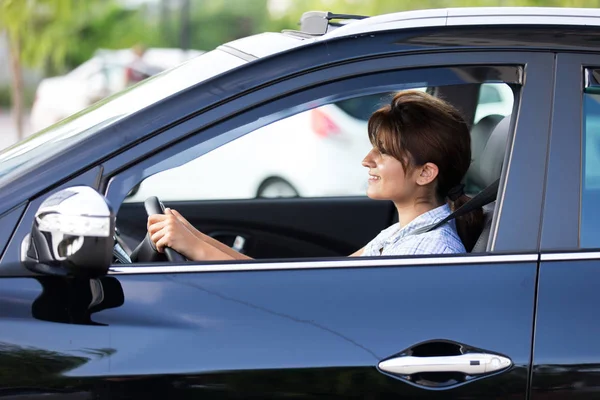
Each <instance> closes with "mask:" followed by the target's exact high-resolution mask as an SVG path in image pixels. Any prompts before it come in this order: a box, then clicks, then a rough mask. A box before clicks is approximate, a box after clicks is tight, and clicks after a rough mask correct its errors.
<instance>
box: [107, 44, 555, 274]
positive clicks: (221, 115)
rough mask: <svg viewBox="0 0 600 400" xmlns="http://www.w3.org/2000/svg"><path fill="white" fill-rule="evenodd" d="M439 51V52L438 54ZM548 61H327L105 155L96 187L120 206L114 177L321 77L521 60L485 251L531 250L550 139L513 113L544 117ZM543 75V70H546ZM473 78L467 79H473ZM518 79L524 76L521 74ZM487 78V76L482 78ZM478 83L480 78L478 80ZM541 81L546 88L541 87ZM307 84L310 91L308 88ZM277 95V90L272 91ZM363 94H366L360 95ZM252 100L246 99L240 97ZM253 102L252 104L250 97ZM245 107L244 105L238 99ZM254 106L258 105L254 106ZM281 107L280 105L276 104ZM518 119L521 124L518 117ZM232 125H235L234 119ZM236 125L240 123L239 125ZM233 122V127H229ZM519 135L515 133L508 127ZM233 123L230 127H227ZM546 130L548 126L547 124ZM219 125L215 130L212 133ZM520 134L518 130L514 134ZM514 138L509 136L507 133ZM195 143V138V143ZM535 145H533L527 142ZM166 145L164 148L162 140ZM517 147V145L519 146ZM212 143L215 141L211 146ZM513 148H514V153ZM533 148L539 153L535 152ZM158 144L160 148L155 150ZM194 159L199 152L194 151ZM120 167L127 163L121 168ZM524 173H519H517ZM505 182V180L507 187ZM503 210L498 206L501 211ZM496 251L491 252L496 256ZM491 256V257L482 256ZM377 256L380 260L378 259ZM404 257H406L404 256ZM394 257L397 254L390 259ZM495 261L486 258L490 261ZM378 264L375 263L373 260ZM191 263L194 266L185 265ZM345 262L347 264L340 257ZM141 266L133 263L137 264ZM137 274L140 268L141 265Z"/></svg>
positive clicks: (477, 56)
mask: <svg viewBox="0 0 600 400" xmlns="http://www.w3.org/2000/svg"><path fill="white" fill-rule="evenodd" d="M440 54H443V57H440ZM549 62H553V56H552V54H551V53H527V52H471V53H460V52H457V53H433V54H420V55H399V56H393V57H388V58H386V59H385V62H382V60H359V61H356V62H355V63H352V64H346V65H345V66H344V68H343V70H342V69H340V68H339V66H333V67H331V68H329V69H321V70H318V71H315V72H311V73H308V74H305V75H302V77H301V78H297V79H288V80H285V81H278V82H277V81H276V82H273V83H267V84H266V85H265V87H263V88H262V89H260V90H259V91H257V92H254V93H252V94H250V95H248V96H242V97H240V98H237V99H233V100H232V101H230V102H228V103H225V104H223V105H221V106H220V107H217V108H214V109H211V110H208V111H207V112H205V113H203V114H200V115H198V116H196V117H194V118H192V119H190V120H187V121H185V122H183V123H181V124H179V125H177V126H174V127H171V128H170V129H168V130H166V131H165V132H163V133H162V134H160V135H158V136H154V137H153V138H151V139H149V140H148V141H146V142H142V143H140V144H138V145H137V146H136V147H134V148H132V149H129V150H127V151H125V152H123V153H121V154H119V155H117V156H116V157H114V158H112V159H110V160H108V161H107V162H106V163H105V164H104V174H103V185H102V188H103V190H104V191H105V193H106V196H107V198H108V199H109V201H110V202H111V203H112V204H114V205H116V206H115V208H116V209H117V210H118V207H119V206H120V204H121V202H122V200H123V198H124V196H125V194H126V193H116V192H115V191H114V190H113V188H114V187H115V185H118V184H119V182H118V181H124V180H127V179H129V180H130V181H131V178H132V177H133V176H135V174H134V173H131V172H132V171H133V169H134V168H135V167H140V166H141V165H142V164H145V165H149V164H148V163H154V164H155V163H156V162H159V161H160V160H162V159H165V158H166V157H168V156H171V155H173V154H177V153H178V152H179V151H180V150H183V149H185V148H188V147H189V146H190V145H191V144H198V143H197V141H198V139H201V140H202V141H206V140H209V139H213V138H217V137H219V136H220V135H222V134H223V133H224V132H227V131H228V124H231V122H232V121H237V120H236V119H235V118H238V117H239V116H240V115H241V114H243V113H247V115H246V117H247V118H249V119H250V120H251V119H252V118H256V117H257V114H256V113H257V110H259V111H258V112H260V110H261V107H269V106H272V104H274V103H273V102H285V99H289V96H288V97H283V96H282V95H281V94H282V93H286V94H289V93H294V94H292V95H290V96H295V95H298V94H300V95H302V94H306V93H311V91H313V90H318V87H319V85H322V84H323V81H325V82H335V81H336V80H338V81H339V80H340V79H347V80H361V79H366V78H365V77H369V76H371V75H372V74H374V73H378V72H390V71H392V72H393V73H395V74H399V75H402V73H403V72H405V71H408V70H414V69H419V70H420V69H421V68H435V67H447V68H459V67H464V66H478V67H480V70H482V69H484V68H481V67H486V68H488V67H491V66H506V65H523V66H526V70H527V71H528V72H530V71H532V70H535V71H537V72H536V73H532V72H530V75H531V76H529V77H528V79H527V84H526V86H525V87H524V88H525V89H524V91H523V93H521V101H519V99H515V112H514V113H513V121H512V127H511V131H512V134H511V135H509V136H511V139H510V144H509V145H508V147H507V149H508V150H509V151H507V153H506V160H505V165H506V168H504V171H503V177H502V179H501V188H500V190H499V197H498V202H497V205H496V212H495V221H494V223H493V226H492V232H491V234H490V245H489V249H490V251H495V252H499V253H502V252H504V253H511V252H512V253H531V252H534V253H537V251H538V249H539V248H538V247H537V245H538V238H539V229H540V216H539V215H537V216H536V215H535V214H534V213H531V210H532V209H535V208H536V205H537V209H538V210H539V209H540V208H541V202H542V185H541V184H540V185H532V184H531V183H530V182H528V181H527V178H531V177H532V176H536V177H537V178H538V181H539V182H540V183H542V182H543V177H544V176H545V160H546V151H545V150H546V144H547V141H548V132H549V129H545V130H544V129H543V128H542V129H536V130H534V133H533V134H531V133H528V136H527V137H526V136H525V132H527V131H528V130H531V128H532V127H533V126H534V124H535V126H536V127H539V124H538V123H536V118H532V117H530V115H533V113H524V112H522V111H521V112H519V113H518V115H517V113H516V111H517V107H518V108H519V110H522V109H525V110H526V111H527V110H531V109H536V110H537V111H538V116H539V115H540V114H541V115H542V116H544V115H545V116H547V117H548V118H546V120H549V116H550V108H549V105H550V103H549V102H548V103H544V102H540V101H539V98H537V96H534V94H536V91H537V92H538V95H539V92H540V91H541V92H542V94H543V93H547V94H549V93H551V87H548V85H547V82H548V81H550V82H553V78H554V76H553V73H552V72H553V71H552V69H550V70H548V69H547V68H546V66H547V64H548V63H549ZM544 72H545V73H544ZM472 78H473V77H471V79H472ZM521 78H522V77H521ZM483 81H485V82H489V80H483ZM483 81H482V82H483ZM496 82H506V81H505V80H499V79H498V80H496ZM544 86H545V89H546V90H545V91H544ZM307 87H308V89H307ZM275 94H276V95H275ZM361 94H365V93H364V92H363V93H361ZM246 97H250V99H248V98H246ZM249 100H251V101H249ZM244 103H245V104H246V105H245V107H244V106H242V104H244ZM257 104H260V105H259V106H257ZM281 108H285V107H281ZM517 119H519V123H518V124H517V123H516V121H517ZM236 123H237V122H236ZM239 125H240V124H239V123H238V125H237V126H239ZM234 127H235V126H234ZM515 127H516V128H517V131H518V132H515V129H514V128H515ZM232 128H233V127H232ZM548 128H549V126H548ZM219 130H221V132H220V133H219V132H218V131H219ZM519 132H523V133H521V134H519ZM513 135H514V136H513ZM195 141H196V143H195ZM534 142H535V143H537V145H536V146H534V145H533V143H534ZM540 142H541V143H542V147H543V149H544V150H543V151H539V148H540V147H539V144H540ZM169 143H171V145H170V146H168V144H169ZM517 144H518V146H517ZM213 148H214V146H213ZM515 148H516V149H517V151H516V152H515ZM536 148H537V151H536ZM157 149H159V150H157ZM196 156H197V155H196ZM132 159H133V160H136V162H135V163H131V162H125V160H132ZM532 160H537V161H538V163H537V164H538V165H539V167H538V168H529V173H526V174H513V175H514V177H511V180H510V181H508V180H507V178H508V175H509V171H510V170H511V169H512V168H517V166H518V165H521V166H526V165H527V166H528V167H529V165H530V163H531V162H532ZM124 166H126V168H123V167H124ZM522 175H524V176H522ZM506 183H508V185H505V184H506ZM517 193H521V195H522V193H527V195H528V196H529V200H530V201H529V202H528V205H529V207H524V209H523V208H517V207H515V204H520V203H521V202H522V201H521V200H520V199H521V198H522V197H521V196H517ZM503 207H504V208H503ZM509 220H519V221H521V228H523V229H521V231H522V232H524V234H523V235H515V234H514V232H513V231H514V226H513V224H512V223H509ZM495 254H497V253H495ZM428 257H429V258H430V259H432V260H433V259H440V257H439V256H434V257H431V256H428ZM474 257H482V256H481V255H478V256H471V255H465V256H462V257H451V258H452V259H453V260H455V261H451V263H463V260H462V259H465V258H473V259H474ZM484 257H490V256H484ZM378 259H382V258H381V257H379V258H378ZM408 259H410V258H408ZM396 260H397V258H396ZM492 260H493V259H492V258H490V261H492ZM297 261H298V260H293V259H290V260H287V259H286V260H283V261H281V262H285V263H293V262H297ZM375 262H376V261H375ZM190 264H192V265H193V263H190ZM344 264H345V262H344ZM139 265H143V264H136V268H138V267H137V266H139ZM140 271H141V270H140Z"/></svg>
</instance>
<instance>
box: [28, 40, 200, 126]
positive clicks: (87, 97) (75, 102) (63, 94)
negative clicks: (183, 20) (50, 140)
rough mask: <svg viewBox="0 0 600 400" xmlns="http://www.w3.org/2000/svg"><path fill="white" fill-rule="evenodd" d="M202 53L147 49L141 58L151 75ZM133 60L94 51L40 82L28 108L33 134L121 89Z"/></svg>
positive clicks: (125, 53)
mask: <svg viewBox="0 0 600 400" xmlns="http://www.w3.org/2000/svg"><path fill="white" fill-rule="evenodd" d="M202 53H203V52H202V51H199V50H181V49H169V48H150V49H147V50H146V51H145V53H144V55H143V58H142V60H143V64H144V65H145V66H146V70H145V71H141V72H144V73H145V74H146V75H154V74H156V73H158V72H161V71H163V70H166V69H169V68H172V67H174V66H176V65H179V64H181V63H183V62H185V61H187V60H189V59H191V58H194V57H196V56H198V55H200V54H202ZM133 60H134V53H133V51H132V50H131V49H121V50H98V51H97V52H96V53H95V54H94V57H92V58H91V59H89V60H88V61H86V62H84V63H83V64H81V65H80V66H79V67H77V68H75V69H74V70H72V71H71V72H69V73H68V74H66V75H62V76H56V77H51V78H46V79H43V80H42V81H41V82H40V84H39V85H38V87H37V91H36V94H35V101H34V103H33V106H32V109H31V128H32V131H33V132H37V131H39V130H42V129H44V128H46V127H48V126H50V125H52V124H55V123H56V122H58V121H60V120H62V119H64V118H66V117H68V116H70V115H72V114H75V113H76V112H78V111H80V110H82V109H84V108H86V107H88V106H90V105H91V104H93V103H95V102H96V101H98V100H100V99H103V98H104V97H107V96H110V95H112V94H114V93H117V92H119V91H121V90H123V89H124V88H125V84H126V80H125V69H126V68H127V66H128V65H130V63H131V62H132V61H133Z"/></svg>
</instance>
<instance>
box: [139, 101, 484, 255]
mask: <svg viewBox="0 0 600 400" xmlns="http://www.w3.org/2000/svg"><path fill="white" fill-rule="evenodd" d="M368 134H369V139H370V141H371V144H372V145H373V149H372V150H371V151H370V152H369V153H368V154H367V156H366V157H365V158H364V160H363V162H362V165H363V166H364V167H366V168H368V169H369V178H368V179H369V181H368V182H369V186H368V189H367V195H368V196H369V197H370V198H372V199H379V200H391V201H392V202H393V203H394V205H395V206H396V209H397V211H398V219H399V222H398V223H397V224H394V225H392V226H390V227H389V228H387V229H385V230H383V231H381V233H380V234H379V235H377V237H375V238H374V239H373V240H372V241H371V242H369V243H368V244H367V245H366V246H365V247H363V248H362V249H360V250H358V251H357V252H355V253H354V254H352V255H351V256H376V255H394V256H399V255H413V254H452V253H464V252H465V251H466V250H471V249H472V248H473V246H474V244H475V242H476V240H477V238H478V236H479V234H480V233H481V230H482V227H483V212H482V210H481V209H479V210H476V211H473V212H470V213H468V214H467V215H465V216H463V217H460V218H457V219H456V221H454V220H453V221H450V222H448V223H445V224H443V225H441V226H440V227H438V228H436V229H433V230H430V231H426V232H425V231H424V230H427V229H426V228H425V227H429V226H432V225H434V224H435V223H437V222H439V221H441V220H442V219H444V218H445V217H446V216H448V215H449V214H450V213H451V212H452V210H454V209H457V208H459V207H460V206H461V205H463V204H464V203H466V202H467V201H468V200H469V197H467V196H466V195H465V194H464V192H463V191H462V190H463V185H461V181H462V179H463V178H464V176H465V174H466V172H467V170H468V169H469V165H470V162H471V140H470V135H469V129H468V127H467V124H466V123H465V121H464V120H463V118H462V117H461V115H460V113H459V112H458V111H457V110H456V109H455V108H454V107H452V106H451V105H450V104H448V103H446V102H444V101H443V100H440V99H438V98H436V97H433V96H431V95H428V94H426V93H423V92H420V91H403V92H400V93H398V94H397V95H396V96H395V97H394V98H393V99H392V102H391V104H389V105H386V106H385V107H383V108H381V109H379V110H378V111H376V112H375V113H374V114H373V115H372V116H371V118H370V119H369V123H368ZM148 232H149V233H150V237H151V239H152V242H153V243H154V244H155V245H156V247H157V248H158V250H159V251H160V252H162V251H163V249H164V247H171V248H173V249H174V250H177V251H178V252H180V253H181V254H183V255H184V256H186V257H187V258H188V259H190V260H235V259H248V258H250V257H247V256H245V255H243V254H240V253H238V252H237V251H235V250H233V249H231V248H230V247H229V246H226V245H224V244H222V243H221V242H219V241H217V240H215V239H213V238H211V237H210V236H207V235H205V234H203V233H202V232H200V231H198V230H197V229H195V228H194V227H193V226H192V225H191V224H190V223H189V222H188V221H187V220H186V219H185V218H184V217H183V216H181V214H179V213H178V212H177V211H175V210H171V209H166V211H165V214H164V215H151V216H150V217H148Z"/></svg>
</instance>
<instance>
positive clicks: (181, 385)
mask: <svg viewBox="0 0 600 400" xmlns="http://www.w3.org/2000/svg"><path fill="white" fill-rule="evenodd" d="M496 56H499V57H503V58H502V61H503V63H504V62H511V61H507V60H511V58H510V57H508V55H506V54H504V55H502V54H499V53H497V54H495V55H491V54H478V55H471V57H472V59H476V58H477V57H480V58H479V60H480V62H481V60H482V59H484V58H487V57H489V58H490V59H493V58H494V57H496ZM511 56H512V57H513V58H512V60H514V62H515V63H518V64H521V63H523V64H526V65H527V80H526V82H527V83H526V84H525V85H524V86H523V88H522V90H521V92H520V95H521V99H520V105H519V107H520V108H519V112H518V121H515V122H516V127H517V128H516V134H515V136H514V138H513V144H512V149H513V150H512V152H511V154H510V170H509V171H508V172H507V173H506V174H505V175H504V177H505V180H504V184H503V194H502V197H501V200H500V205H499V207H501V210H502V212H501V213H500V218H499V219H498V221H497V223H496V228H495V235H494V238H493V240H492V244H491V250H492V253H491V254H487V255H480V256H476V255H473V256H470V255H468V256H461V257H424V258H419V257H417V258H414V257H413V258H389V259H388V258H365V259H310V260H301V259H295V260H275V261H268V262H267V261H259V260H257V261H253V262H243V263H239V262H238V263H232V262H224V263H199V264H192V265H165V266H156V265H151V264H146V265H135V266H131V267H129V266H120V265H115V266H114V268H113V276H114V277H116V278H117V279H118V280H119V282H120V284H121V285H122V287H123V292H124V296H125V299H126V300H125V304H124V305H123V306H121V307H118V308H113V309H110V310H106V311H104V312H103V313H102V315H101V318H100V316H99V318H98V320H101V321H102V322H103V323H105V324H107V325H109V326H110V327H111V328H110V329H111V340H112V344H113V346H114V347H115V349H116V351H115V353H114V355H112V356H111V375H112V376H114V377H116V378H124V377H131V376H132V375H135V376H136V378H127V379H125V380H124V381H121V382H120V383H119V390H122V393H129V394H131V393H133V392H135V390H138V389H136V388H139V387H144V386H145V385H150V386H149V387H152V388H153V389H152V390H153V391H155V392H156V393H164V394H165V396H166V395H167V394H168V395H169V396H170V397H175V396H183V395H187V394H189V395H192V394H200V393H202V394H207V393H211V394H212V395H213V396H215V398H219V397H228V396H240V397H257V398H283V397H287V396H300V397H305V398H313V397H320V396H326V397H333V398H347V397H359V398H386V397H390V396H395V397H400V398H413V397H416V396H429V397H444V398H447V397H456V398H461V397H469V398H508V397H510V398H525V397H526V393H527V384H528V383H527V382H528V374H529V364H530V357H531V334H532V327H533V307H534V301H535V297H534V295H535V281H536V273H537V260H538V255H537V237H538V235H539V223H540V213H539V210H540V209H541V195H542V188H543V186H542V183H543V176H544V173H545V167H544V160H545V157H546V150H545V149H546V147H545V146H544V143H546V142H547V138H548V126H547V125H544V124H543V123H541V124H540V122H539V121H540V120H541V121H543V120H544V119H543V118H540V116H543V115H548V116H549V104H550V103H549V101H547V100H549V99H550V94H551V90H552V87H551V86H549V84H548V82H552V79H553V78H552V74H553V68H552V65H553V56H552V55H550V54H536V55H525V54H519V55H511ZM409 59H410V60H409ZM468 59H469V57H468V56H467V57H465V55H462V58H460V62H461V64H462V65H464V64H465V63H467V64H468ZM457 60H458V59H457ZM517 60H521V61H517ZM404 61H406V62H409V63H415V62H418V58H417V57H414V58H413V57H407V58H406V59H405V60H404ZM440 62H441V61H440ZM444 62H446V63H447V62H448V61H447V59H445V60H444ZM413 65H414V64H413ZM405 72H406V71H402V72H398V75H390V76H389V78H391V77H395V78H398V79H403V78H404V77H405V76H407V75H404V73H405ZM411 73H415V74H416V76H419V70H418V69H417V70H412V72H411ZM422 73H423V74H425V73H427V74H430V73H432V71H431V70H427V71H426V70H425V69H424V70H423V71H422ZM371 78H373V77H372V76H363V77H360V78H354V79H348V80H346V81H341V82H338V84H339V87H344V88H346V89H347V90H352V89H358V88H360V87H363V88H365V87H369V85H372V81H370V79H371ZM304 79H310V76H309V77H306V76H305V77H304ZM430 79H431V78H430ZM399 83H402V81H400V82H399ZM326 86H327V85H323V86H320V87H319V89H315V90H325V91H326V90H329V89H328V87H326ZM314 93H316V92H311V91H310V90H304V91H302V92H300V93H297V94H296V96H298V97H294V96H293V95H290V96H287V97H286V98H284V99H280V100H277V101H274V102H271V103H268V104H266V105H264V106H263V107H264V109H261V107H258V108H255V109H253V110H252V111H251V112H249V113H246V114H241V115H238V116H235V117H232V118H230V119H228V121H227V123H226V124H223V125H222V126H214V127H212V128H211V129H210V130H208V131H206V132H205V133H204V134H206V135H207V136H208V137H213V136H214V135H215V133H214V132H217V133H216V134H217V135H218V132H231V131H232V129H236V127H238V126H243V125H244V124H245V123H246V121H252V120H256V119H258V118H260V117H261V116H262V117H264V115H265V114H264V113H265V112H266V111H265V110H266V109H268V110H271V112H276V111H277V110H280V109H283V108H285V106H286V105H288V104H289V103H287V102H296V103H297V104H303V103H305V102H306V101H307V100H309V97H310V96H313V97H314V96H326V95H327V94H328V95H332V93H327V94H321V95H317V94H314ZM303 96H305V97H303ZM306 96H308V97H306ZM319 98H321V97H319ZM544 99H546V100H544ZM312 100H314V98H313V99H312ZM261 113H263V114H261ZM533 116H535V118H534V117H533ZM213 129H214V130H213ZM200 136H201V135H200ZM194 140H199V139H198V138H190V139H189V141H187V142H186V141H183V142H181V143H179V144H178V145H179V146H180V147H179V148H180V149H190V148H192V147H193V143H194V142H193V141H194ZM178 145H175V146H173V148H172V149H170V150H165V153H167V152H168V151H171V154H177V152H178V149H177V146H178ZM124 157H125V156H124ZM153 157H155V159H154V160H152V159H148V160H145V161H144V162H142V163H140V165H139V170H138V172H134V171H133V170H132V171H130V173H126V172H124V173H122V174H121V175H116V176H113V177H112V178H111V183H110V186H109V188H108V192H107V197H108V198H109V199H111V198H112V199H114V200H113V202H116V201H118V199H119V197H118V196H120V195H121V194H123V193H126V191H125V189H120V188H121V187H122V183H123V182H126V181H128V179H129V177H130V176H133V175H136V174H138V173H139V171H142V170H145V169H149V168H151V166H152V165H155V164H156V163H157V162H160V161H159V160H161V159H164V157H167V154H164V155H162V156H161V155H154V156H153ZM161 157H162V158H161ZM106 165H108V163H107V164H106ZM109 170H110V167H107V171H109ZM107 173H109V172H107ZM129 181H130V180H129ZM111 189H112V190H113V192H112V193H111ZM111 196H112V197H111ZM523 198H526V199H527V202H526V204H523ZM515 221H519V227H520V230H519V232H517V233H516V232H515V231H514V224H515ZM463 352H465V353H467V352H471V353H478V354H479V353H484V354H493V355H495V356H501V357H506V358H508V359H510V360H511V363H512V367H510V369H509V370H504V371H502V372H501V373H498V374H489V375H484V376H477V375H469V374H462V373H456V372H455V371H454V370H453V369H452V368H449V369H450V371H446V370H444V369H443V368H442V369H441V370H439V371H435V372H432V373H431V374H429V373H425V372H423V371H420V373H413V374H409V375H403V376H402V375H398V374H394V373H391V372H389V369H388V370H387V371H386V370H385V368H386V367H385V364H384V365H383V366H382V364H380V363H381V362H382V361H389V360H394V359H399V360H400V361H402V359H403V357H407V356H409V355H411V354H412V355H414V356H418V357H421V358H426V357H434V359H433V360H432V361H431V362H442V363H443V362H452V360H456V359H455V358H453V357H456V356H458V355H460V354H462V353H463ZM430 360H431V359H430ZM473 362H474V363H476V361H475V360H473ZM165 374H168V375H169V376H168V377H167V376H165ZM157 376H161V379H159V380H156V379H154V378H156V377H157Z"/></svg>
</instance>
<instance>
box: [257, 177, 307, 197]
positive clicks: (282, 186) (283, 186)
mask: <svg viewBox="0 0 600 400" xmlns="http://www.w3.org/2000/svg"><path fill="white" fill-rule="evenodd" d="M298 196H299V194H298V191H297V190H296V189H295V188H294V187H293V186H292V184H291V183H289V182H288V181H286V180H285V179H281V178H269V179H267V180H265V181H264V182H263V183H261V184H260V186H259V187H258V190H257V191H256V197H264V198H275V197H298Z"/></svg>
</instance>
